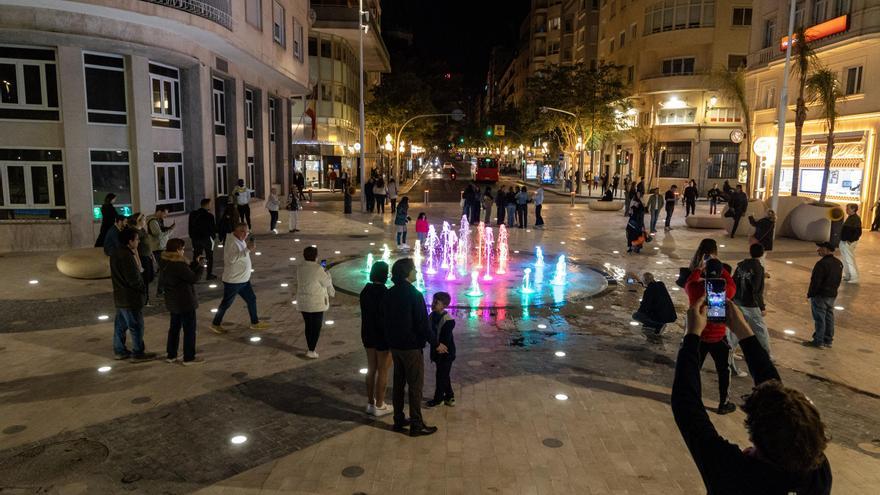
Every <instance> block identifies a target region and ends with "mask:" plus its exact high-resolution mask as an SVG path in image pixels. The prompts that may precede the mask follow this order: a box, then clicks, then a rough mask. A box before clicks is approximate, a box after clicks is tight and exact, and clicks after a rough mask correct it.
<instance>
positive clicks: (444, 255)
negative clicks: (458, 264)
mask: <svg viewBox="0 0 880 495" xmlns="http://www.w3.org/2000/svg"><path fill="white" fill-rule="evenodd" d="M456 239H457V236H456V235H455V231H454V230H452V229H450V228H449V222H443V230H441V231H440V256H441V258H440V268H442V269H444V270H446V269H448V268H449V265H454V264H455V241H456Z"/></svg>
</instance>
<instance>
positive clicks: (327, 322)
mask: <svg viewBox="0 0 880 495" xmlns="http://www.w3.org/2000/svg"><path fill="white" fill-rule="evenodd" d="M324 323H326V324H328V325H332V324H334V323H336V322H335V321H333V320H327V321H325V322H324Z"/></svg>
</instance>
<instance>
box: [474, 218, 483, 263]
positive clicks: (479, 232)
mask: <svg viewBox="0 0 880 495" xmlns="http://www.w3.org/2000/svg"><path fill="white" fill-rule="evenodd" d="M485 228H486V226H485V225H484V224H483V222H480V223H479V224H478V225H477V262H476V263H475V264H474V268H483V243H484V242H485V240H486V237H485V236H486V231H485Z"/></svg>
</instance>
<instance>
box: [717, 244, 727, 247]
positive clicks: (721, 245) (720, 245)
mask: <svg viewBox="0 0 880 495" xmlns="http://www.w3.org/2000/svg"><path fill="white" fill-rule="evenodd" d="M718 247H727V245H726V244H719V245H718Z"/></svg>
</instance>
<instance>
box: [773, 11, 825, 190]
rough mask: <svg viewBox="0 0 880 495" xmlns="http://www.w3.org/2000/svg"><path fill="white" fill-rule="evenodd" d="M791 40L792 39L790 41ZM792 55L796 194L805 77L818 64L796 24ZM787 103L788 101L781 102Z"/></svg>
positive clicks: (804, 115) (793, 184) (793, 181)
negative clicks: (795, 96)
mask: <svg viewBox="0 0 880 495" xmlns="http://www.w3.org/2000/svg"><path fill="white" fill-rule="evenodd" d="M790 42H792V41H790ZM793 43H794V44H793V45H792V47H791V48H792V52H793V53H792V55H793V56H794V74H795V76H796V77H797V79H798V97H797V106H796V107H795V116H794V160H793V161H792V166H791V168H792V170H791V195H792V196H797V193H798V182H799V179H800V169H801V143H802V142H803V136H804V122H806V120H807V103H806V99H805V98H804V93H805V92H806V89H807V79H809V77H810V74H811V73H812V72H813V69H814V67H815V66H817V65H818V63H819V62H818V60H817V57H816V52H815V50H813V47H812V46H810V43H809V42H808V41H807V34H806V31H805V29H804V27H803V26H798V27H797V29H796V30H795V32H794V36H793ZM782 104H783V105H788V102H782Z"/></svg>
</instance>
